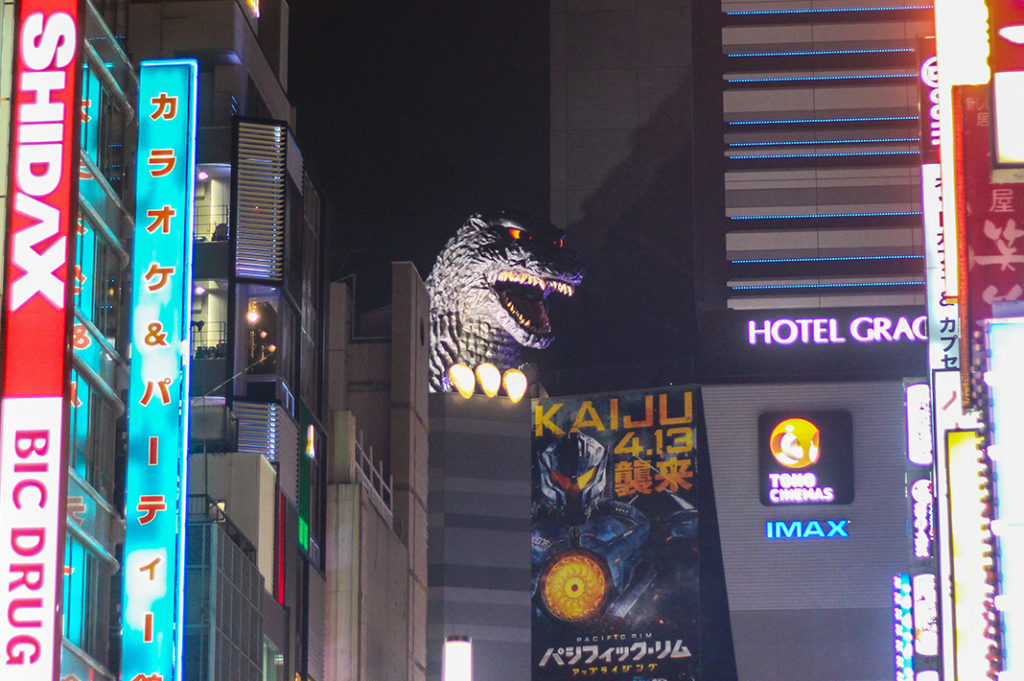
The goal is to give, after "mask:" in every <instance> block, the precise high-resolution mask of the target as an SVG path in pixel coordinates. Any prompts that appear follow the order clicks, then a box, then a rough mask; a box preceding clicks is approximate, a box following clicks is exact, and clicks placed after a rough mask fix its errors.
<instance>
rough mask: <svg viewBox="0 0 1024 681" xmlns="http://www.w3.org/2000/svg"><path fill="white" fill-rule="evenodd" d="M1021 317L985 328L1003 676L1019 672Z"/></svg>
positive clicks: (1023, 482)
mask: <svg viewBox="0 0 1024 681" xmlns="http://www.w3.org/2000/svg"><path fill="white" fill-rule="evenodd" d="M1022 344H1024V319H1021V318H1008V319H998V320H993V321H990V322H989V324H988V349H989V350H988V351H989V358H988V373H987V374H986V378H987V382H988V384H989V394H990V396H991V411H990V414H991V424H992V431H991V433H992V435H991V442H990V443H989V447H988V456H989V459H990V461H991V463H992V466H993V467H994V468H995V476H994V477H995V509H994V511H993V515H994V516H995V519H994V520H993V521H992V531H993V533H994V534H996V535H997V536H998V542H997V545H996V547H997V550H998V554H997V555H998V564H999V594H998V596H997V599H998V600H997V603H998V604H999V606H1000V610H1001V612H1000V623H1001V625H1002V634H1003V654H1004V660H1003V669H1004V674H1006V676H1007V677H1008V678H1011V679H1014V678H1021V674H1024V610H1022V607H1021V603H1022V602H1024V592H1022V589H1021V587H1022V585H1024V576H1022V575H1024V572H1022V571H1024V495H1022V494H1021V489H1022V488H1024V460H1022V458H1021V456H1020V452H1021V449H1022V447H1024V419H1021V413H1020V405H1021V404H1022V403H1024V382H1022V381H1021V380H1020V377H1021V376H1022V375H1024V356H1022V354H1021V351H1020V350H1021V347H1022Z"/></svg>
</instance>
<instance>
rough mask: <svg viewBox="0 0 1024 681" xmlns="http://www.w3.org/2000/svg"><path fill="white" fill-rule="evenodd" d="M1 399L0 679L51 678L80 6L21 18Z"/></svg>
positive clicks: (29, 8)
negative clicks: (1, 578) (2, 579)
mask: <svg viewBox="0 0 1024 681" xmlns="http://www.w3.org/2000/svg"><path fill="white" fill-rule="evenodd" d="M17 26H18V29H17V30H18V44H17V48H16V59H15V71H14V79H13V83H14V106H13V117H14V124H13V127H12V132H11V142H12V144H13V149H12V154H11V168H10V174H11V177H12V181H11V195H12V199H11V203H10V206H9V209H8V215H9V221H8V225H7V239H8V240H7V252H8V261H7V264H6V270H5V272H4V281H5V291H6V297H5V300H4V308H3V315H4V322H3V326H2V328H3V341H4V343H5V356H4V360H3V398H2V402H0V572H2V573H3V574H4V575H6V580H7V581H6V583H7V588H5V589H3V590H2V595H0V611H3V612H4V613H6V616H5V617H0V677H2V678H3V679H4V681H37V680H38V679H50V678H55V676H56V674H57V670H58V666H59V657H60V650H61V646H60V639H61V626H60V622H61V618H62V613H61V597H60V593H61V575H62V573H63V567H64V530H65V526H64V523H65V504H66V501H65V497H66V490H67V473H66V470H67V459H66V455H65V448H64V442H65V438H66V424H65V422H64V405H65V397H66V395H67V390H68V381H69V366H68V358H69V356H68V353H67V342H68V334H67V330H68V328H69V327H70V322H71V314H72V312H71V310H72V306H71V291H70V288H69V286H68V279H69V277H68V269H69V268H68V263H69V262H71V258H72V255H73V250H74V249H73V240H72V239H70V238H69V236H70V228H71V224H72V220H73V219H74V216H75V213H76V206H75V203H74V197H75V174H76V171H77V168H76V167H75V166H74V162H73V159H74V130H75V127H74V126H75V125H76V122H77V116H78V112H79V107H78V102H77V100H78V97H77V94H76V92H75V88H76V75H77V71H78V57H79V42H78V30H77V29H78V2H66V1H64V2H59V1H53V0H51V1H50V2H40V1H38V0H36V1H32V0H25V1H24V2H22V3H20V8H19V10H18V24H17Z"/></svg>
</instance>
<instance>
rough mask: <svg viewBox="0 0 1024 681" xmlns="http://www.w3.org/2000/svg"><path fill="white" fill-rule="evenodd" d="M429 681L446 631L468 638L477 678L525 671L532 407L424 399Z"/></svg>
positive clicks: (512, 678) (525, 674) (479, 399)
mask: <svg viewBox="0 0 1024 681" xmlns="http://www.w3.org/2000/svg"><path fill="white" fill-rule="evenodd" d="M429 509H430V515H429V522H430V545H429V550H428V555H429V562H430V565H429V577H430V598H429V611H428V618H427V679H428V680H429V681H438V680H439V679H440V678H441V650H442V644H443V641H444V639H445V637H446V636H453V635H461V636H469V637H470V638H472V640H473V670H474V672H473V673H474V676H475V677H476V678H478V679H487V681H525V680H526V679H529V677H530V412H529V404H528V403H526V402H523V403H520V404H518V405H513V404H511V403H510V402H509V401H508V400H507V399H506V398H500V397H499V398H490V399H489V398H486V397H483V396H475V397H473V398H471V399H469V400H466V399H463V398H462V397H461V396H460V395H458V394H455V393H444V394H441V393H435V394H432V395H431V396H430V497H429Z"/></svg>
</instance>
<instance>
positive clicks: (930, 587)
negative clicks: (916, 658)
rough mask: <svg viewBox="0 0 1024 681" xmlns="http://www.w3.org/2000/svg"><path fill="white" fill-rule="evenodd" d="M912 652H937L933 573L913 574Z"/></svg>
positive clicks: (936, 602) (937, 633) (935, 590)
mask: <svg viewBox="0 0 1024 681" xmlns="http://www.w3.org/2000/svg"><path fill="white" fill-rule="evenodd" d="M913 589H914V652H916V653H917V654H918V655H927V656H929V657H934V656H935V655H938V654H939V606H938V589H937V587H936V579H935V575H933V574H931V573H922V574H919V575H914V579H913Z"/></svg>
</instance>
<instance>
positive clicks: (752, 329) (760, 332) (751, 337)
mask: <svg viewBox="0 0 1024 681" xmlns="http://www.w3.org/2000/svg"><path fill="white" fill-rule="evenodd" d="M758 336H761V338H762V339H764V343H765V345H771V342H772V323H771V321H770V320H767V319H766V320H765V321H764V328H760V329H759V328H757V322H755V321H754V320H750V321H748V322H747V343H748V344H750V345H757V337H758Z"/></svg>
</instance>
